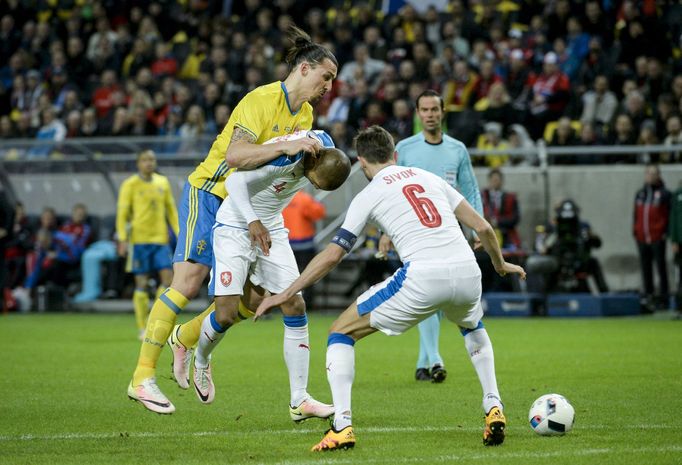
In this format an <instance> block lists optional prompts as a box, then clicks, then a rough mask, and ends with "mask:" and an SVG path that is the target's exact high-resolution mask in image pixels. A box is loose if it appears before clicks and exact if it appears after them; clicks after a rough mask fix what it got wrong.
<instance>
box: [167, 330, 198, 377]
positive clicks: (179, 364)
mask: <svg viewBox="0 0 682 465" xmlns="http://www.w3.org/2000/svg"><path fill="white" fill-rule="evenodd" d="M178 331H180V325H175V327H174V328H173V331H171V333H170V336H168V340H167V341H166V344H168V347H170V349H171V358H172V360H171V378H173V379H174V380H175V381H176V382H177V383H178V386H180V388H181V389H187V388H189V366H190V364H191V363H192V354H193V353H194V349H188V348H187V347H185V346H184V344H183V343H182V342H180V340H179V339H178Z"/></svg>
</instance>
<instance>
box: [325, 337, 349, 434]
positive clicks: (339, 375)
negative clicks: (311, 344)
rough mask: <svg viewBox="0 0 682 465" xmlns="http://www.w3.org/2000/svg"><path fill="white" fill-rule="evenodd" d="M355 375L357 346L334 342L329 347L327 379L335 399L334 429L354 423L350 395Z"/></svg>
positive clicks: (339, 429)
mask: <svg viewBox="0 0 682 465" xmlns="http://www.w3.org/2000/svg"><path fill="white" fill-rule="evenodd" d="M354 377H355V347H354V346H352V345H349V344H343V343H341V344H332V345H330V346H329V347H327V381H329V387H330V388H331V390H332V399H333V400H334V429H335V430H336V431H341V430H342V429H343V428H345V427H346V426H349V425H351V424H352V420H351V408H350V403H351V400H350V396H351V389H352V387H353V378H354Z"/></svg>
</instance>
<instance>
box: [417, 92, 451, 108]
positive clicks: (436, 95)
mask: <svg viewBox="0 0 682 465" xmlns="http://www.w3.org/2000/svg"><path fill="white" fill-rule="evenodd" d="M422 97H436V98H437V99H438V100H439V101H440V109H441V110H444V109H445V103H444V102H443V97H442V96H441V95H440V94H439V93H438V92H436V91H435V90H432V89H426V90H425V91H424V92H422V93H421V94H419V96H418V97H417V100H415V102H414V103H415V105H416V106H415V108H416V109H417V110H419V101H420V100H421V99H422Z"/></svg>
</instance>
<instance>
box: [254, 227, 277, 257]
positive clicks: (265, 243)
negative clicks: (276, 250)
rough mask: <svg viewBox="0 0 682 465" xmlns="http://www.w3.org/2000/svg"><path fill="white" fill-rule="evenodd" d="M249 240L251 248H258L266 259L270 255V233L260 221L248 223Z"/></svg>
mask: <svg viewBox="0 0 682 465" xmlns="http://www.w3.org/2000/svg"><path fill="white" fill-rule="evenodd" d="M249 238H250V239H251V247H256V246H258V247H260V249H261V250H262V251H263V255H265V256H266V257H267V256H268V255H270V246H272V239H270V232H269V231H268V230H267V228H266V227H265V226H263V223H261V222H260V220H256V221H252V222H251V223H249Z"/></svg>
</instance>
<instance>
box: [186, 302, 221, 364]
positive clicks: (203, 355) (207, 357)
mask: <svg viewBox="0 0 682 465" xmlns="http://www.w3.org/2000/svg"><path fill="white" fill-rule="evenodd" d="M228 328H229V326H227V327H225V328H223V327H221V326H220V324H219V323H218V322H217V321H216V319H215V312H211V314H210V315H208V316H207V317H206V318H204V321H202V322H201V334H200V335H199V343H198V344H197V349H196V350H195V351H194V366H197V367H199V368H206V367H207V366H208V362H210V361H211V352H213V349H214V348H215V347H216V346H217V345H218V343H219V342H220V341H221V340H222V338H223V336H225V331H227V329H228Z"/></svg>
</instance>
